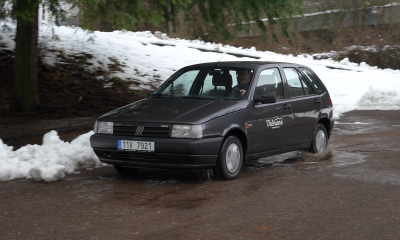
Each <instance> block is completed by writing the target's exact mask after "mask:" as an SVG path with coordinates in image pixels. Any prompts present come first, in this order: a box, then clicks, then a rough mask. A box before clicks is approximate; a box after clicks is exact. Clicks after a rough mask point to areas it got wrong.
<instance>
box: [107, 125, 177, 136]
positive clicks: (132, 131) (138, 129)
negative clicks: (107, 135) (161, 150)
mask: <svg viewBox="0 0 400 240" xmlns="http://www.w3.org/2000/svg"><path fill="white" fill-rule="evenodd" d="M170 128H171V127H170V125H164V124H145V123H144V124H140V123H138V124H130V123H114V130H113V133H114V134H115V135H125V136H145V137H169V136H170Z"/></svg>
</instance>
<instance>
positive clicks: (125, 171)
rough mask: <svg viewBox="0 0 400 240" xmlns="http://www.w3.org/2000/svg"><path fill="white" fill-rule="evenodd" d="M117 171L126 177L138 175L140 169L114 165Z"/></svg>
mask: <svg viewBox="0 0 400 240" xmlns="http://www.w3.org/2000/svg"><path fill="white" fill-rule="evenodd" d="M114 168H115V170H117V171H118V172H119V173H121V174H124V175H129V174H133V173H136V172H137V171H139V169H140V168H134V167H126V166H121V165H114Z"/></svg>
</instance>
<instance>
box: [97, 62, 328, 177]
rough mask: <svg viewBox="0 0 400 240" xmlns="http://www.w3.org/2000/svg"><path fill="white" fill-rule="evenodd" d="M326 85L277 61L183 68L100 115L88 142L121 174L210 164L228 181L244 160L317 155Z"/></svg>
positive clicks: (323, 140)
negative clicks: (143, 94) (145, 92)
mask: <svg viewBox="0 0 400 240" xmlns="http://www.w3.org/2000/svg"><path fill="white" fill-rule="evenodd" d="M332 115H333V106H332V101H331V99H330V96H329V93H328V90H327V89H326V87H325V86H324V84H323V83H322V81H321V80H320V79H319V78H318V76H317V75H316V74H315V73H314V72H313V71H312V70H311V69H310V68H308V67H306V66H303V65H298V64H292V63H280V62H216V63H215V62H213V63H203V64H197V65H192V66H187V67H184V68H182V69H180V70H179V71H177V72H176V73H175V74H173V75H172V76H171V77H170V78H169V79H168V80H167V81H165V82H164V84H162V85H161V86H160V87H159V88H158V89H157V91H155V92H154V93H151V94H148V96H147V98H145V99H143V100H140V101H137V102H134V103H132V104H129V105H127V106H124V107H121V108H119V109H116V110H114V111H111V112H109V113H107V114H105V115H103V116H101V117H100V118H99V119H98V120H97V121H96V124H95V127H94V131H95V134H93V135H92V136H91V138H90V143H91V146H92V148H93V149H94V151H95V153H96V155H97V156H98V157H99V159H100V161H102V162H104V163H109V164H113V165H114V166H115V169H116V170H117V171H119V172H121V173H133V172H136V171H138V170H139V169H140V168H167V169H193V168H212V169H214V172H215V173H216V174H218V175H219V176H221V177H222V178H224V179H234V178H236V177H237V176H238V175H239V173H240V171H241V168H242V166H243V161H244V160H251V159H257V158H261V157H266V156H269V155H274V154H280V153H284V152H289V151H294V150H308V151H311V152H313V153H319V152H322V151H324V150H325V149H326V147H327V144H328V139H329V137H330V135H331V133H332V129H333V126H334V120H333V119H332Z"/></svg>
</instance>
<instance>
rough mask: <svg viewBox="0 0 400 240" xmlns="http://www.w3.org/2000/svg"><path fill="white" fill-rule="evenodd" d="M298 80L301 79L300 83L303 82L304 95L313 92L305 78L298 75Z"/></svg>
mask: <svg viewBox="0 0 400 240" xmlns="http://www.w3.org/2000/svg"><path fill="white" fill-rule="evenodd" d="M300 80H301V83H302V84H303V88H304V93H305V94H306V95H310V94H315V92H314V90H313V89H312V87H311V86H310V84H309V83H308V82H307V80H305V79H304V77H303V76H300Z"/></svg>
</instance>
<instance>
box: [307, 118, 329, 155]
mask: <svg viewBox="0 0 400 240" xmlns="http://www.w3.org/2000/svg"><path fill="white" fill-rule="evenodd" d="M327 146H328V133H327V132H326V129H325V126H324V125H322V124H318V125H317V127H316V128H315V131H314V138H313V141H312V143H311V148H310V151H311V152H312V153H321V152H323V151H325V150H326V148H327Z"/></svg>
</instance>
